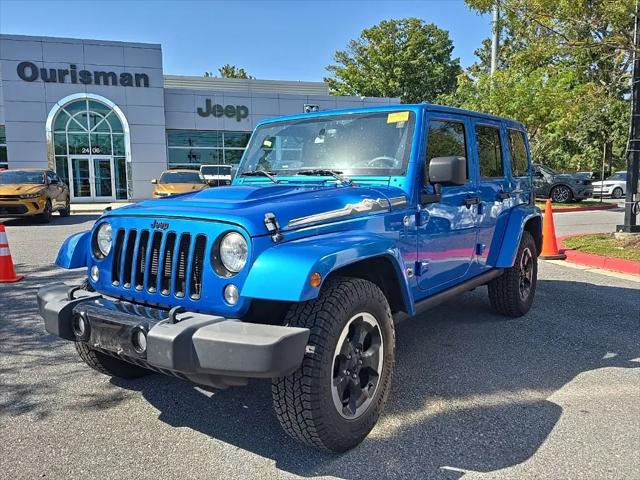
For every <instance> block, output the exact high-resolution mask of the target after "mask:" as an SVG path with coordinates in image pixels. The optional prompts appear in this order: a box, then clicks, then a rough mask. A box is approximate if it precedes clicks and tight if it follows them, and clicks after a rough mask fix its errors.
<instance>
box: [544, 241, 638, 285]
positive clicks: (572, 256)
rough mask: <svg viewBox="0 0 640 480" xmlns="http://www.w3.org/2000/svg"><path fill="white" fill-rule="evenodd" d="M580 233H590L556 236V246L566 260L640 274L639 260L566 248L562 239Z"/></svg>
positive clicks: (588, 265)
mask: <svg viewBox="0 0 640 480" xmlns="http://www.w3.org/2000/svg"><path fill="white" fill-rule="evenodd" d="M582 235H590V234H589V233H581V234H577V235H563V236H561V237H558V239H557V240H558V247H559V249H560V252H562V253H564V254H565V255H566V256H567V261H568V262H571V263H577V264H579V265H585V266H587V267H594V268H603V269H605V270H613V271H616V272H623V273H630V274H632V275H640V262H636V261H634V260H624V259H622V258H613V257H604V256H602V255H596V254H594V253H584V252H579V251H578V250H571V249H570V248H566V247H565V245H564V241H565V239H567V238H570V237H580V236H582Z"/></svg>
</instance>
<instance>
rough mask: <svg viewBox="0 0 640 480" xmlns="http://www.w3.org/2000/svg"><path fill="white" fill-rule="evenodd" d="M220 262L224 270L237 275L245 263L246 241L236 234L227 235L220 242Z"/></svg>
mask: <svg viewBox="0 0 640 480" xmlns="http://www.w3.org/2000/svg"><path fill="white" fill-rule="evenodd" d="M220 261H221V262H222V265H224V268H226V269H227V270H229V271H230V272H232V273H238V272H239V271H240V270H242V268H243V267H244V266H245V264H246V263H247V241H246V240H245V239H244V237H243V236H242V235H240V234H239V233H237V232H231V233H227V234H226V235H225V236H224V237H223V238H222V241H221V242H220Z"/></svg>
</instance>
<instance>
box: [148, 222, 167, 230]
mask: <svg viewBox="0 0 640 480" xmlns="http://www.w3.org/2000/svg"><path fill="white" fill-rule="evenodd" d="M151 228H152V229H154V230H166V229H167V228H169V224H168V223H167V222H159V221H158V220H154V221H153V223H152V224H151Z"/></svg>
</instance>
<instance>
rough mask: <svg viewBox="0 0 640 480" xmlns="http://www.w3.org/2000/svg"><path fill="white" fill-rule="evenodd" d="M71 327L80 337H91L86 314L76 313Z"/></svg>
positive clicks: (81, 338)
mask: <svg viewBox="0 0 640 480" xmlns="http://www.w3.org/2000/svg"><path fill="white" fill-rule="evenodd" d="M71 328H72V329H73V333H74V334H75V336H76V337H78V339H80V340H86V339H87V338H88V337H89V322H88V321H87V318H86V317H85V316H84V314H82V313H79V314H77V315H74V317H73V321H72V323H71Z"/></svg>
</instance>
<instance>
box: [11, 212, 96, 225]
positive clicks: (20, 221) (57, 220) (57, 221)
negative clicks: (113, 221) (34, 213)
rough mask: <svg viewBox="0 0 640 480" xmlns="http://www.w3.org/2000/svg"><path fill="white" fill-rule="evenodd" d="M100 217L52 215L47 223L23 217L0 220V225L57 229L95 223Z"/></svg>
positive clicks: (90, 215)
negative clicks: (38, 226)
mask: <svg viewBox="0 0 640 480" xmlns="http://www.w3.org/2000/svg"><path fill="white" fill-rule="evenodd" d="M99 216H100V215H97V214H95V215H92V214H77V215H76V214H73V215H70V216H68V217H61V216H60V215H57V214H54V215H53V217H51V222H49V223H41V222H39V221H38V220H37V219H36V218H34V217H24V218H5V219H1V218H0V223H2V224H4V225H5V226H7V227H22V226H25V227H26V226H31V225H40V226H45V227H58V226H68V225H78V224H81V223H85V222H95V221H96V220H97V219H98V217H99Z"/></svg>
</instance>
